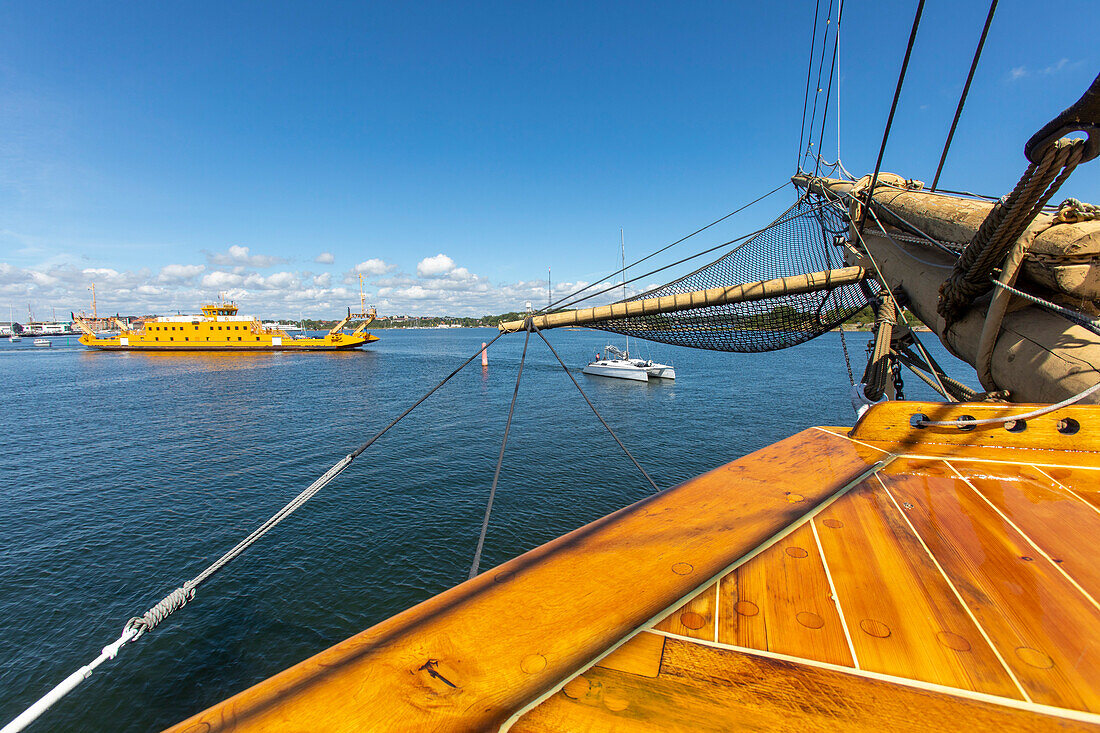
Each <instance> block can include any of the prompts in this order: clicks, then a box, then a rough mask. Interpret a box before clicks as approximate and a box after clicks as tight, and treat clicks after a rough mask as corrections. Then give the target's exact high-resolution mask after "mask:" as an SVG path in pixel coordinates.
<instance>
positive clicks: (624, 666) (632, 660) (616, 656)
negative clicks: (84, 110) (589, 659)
mask: <svg viewBox="0 0 1100 733" xmlns="http://www.w3.org/2000/svg"><path fill="white" fill-rule="evenodd" d="M664 651H665V637H663V636H660V635H658V634H650V633H648V632H645V631H643V632H640V633H638V634H635V635H634V636H633V637H632V638H631V639H630V641H628V642H626V643H625V644H623V645H622V646H621V647H619V648H618V649H616V650H615V651H613V652H611V653H610V654H608V655H607V656H606V657H604V658H603V659H601V660H600V661H599V663H598V664H597V665H596V666H597V667H603V668H604V669H614V670H618V671H619V672H629V673H630V674H636V675H641V676H642V677H656V676H657V675H658V674H659V673H660V671H661V656H662V655H663V654H664Z"/></svg>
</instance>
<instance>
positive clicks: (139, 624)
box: [0, 324, 659, 733]
mask: <svg viewBox="0 0 1100 733" xmlns="http://www.w3.org/2000/svg"><path fill="white" fill-rule="evenodd" d="M532 330H533V331H534V332H535V333H537V334H538V335H539V337H540V338H541V339H542V341H543V342H544V343H545V344H546V345H547V347H548V348H549V349H550V351H551V353H552V354H553V355H554V357H555V358H556V359H557V361H558V363H559V364H560V365H561V366H562V369H564V370H565V372H566V374H567V375H568V376H569V378H570V380H571V381H572V382H573V384H574V386H576V388H577V390H578V391H579V392H580V393H581V396H582V397H583V398H584V400H585V402H586V403H587V404H588V406H589V408H591V410H592V412H593V414H595V416H596V418H597V419H598V420H599V422H600V423H601V424H602V425H603V427H604V428H605V429H606V430H607V432H608V433H609V434H610V435H611V437H612V438H613V439H614V440H615V442H616V443H617V444H618V446H619V447H620V448H621V449H622V450H623V452H624V453H625V454H626V455H627V457H628V458H629V459H630V461H631V462H632V463H633V464H634V465H635V466H636V467H637V468H638V470H639V471H640V472H641V474H642V476H644V477H645V480H646V482H647V483H648V484H649V485H650V486H651V487H652V488H653V490H654V491H659V488H658V487H657V484H656V483H655V482H654V481H653V479H652V478H651V477H650V476H649V474H648V473H647V472H646V470H645V469H644V468H642V466H641V464H639V463H638V461H637V459H636V458H635V457H634V455H633V454H632V453H631V452H630V450H629V449H628V448H627V447H626V446H625V445H624V444H623V442H622V441H621V440H620V439H619V437H618V436H617V435H616V434H615V431H614V430H613V429H612V428H611V426H610V425H608V423H607V421H606V420H604V419H603V417H602V416H601V415H600V413H599V411H598V410H597V409H596V407H595V405H593V404H592V401H591V400H590V399H589V398H588V396H587V395H586V394H585V392H584V390H583V389H582V388H581V386H580V384H578V383H577V380H576V378H574V377H573V375H572V374H571V373H570V372H569V368H568V367H567V366H566V365H565V362H563V361H562V359H561V357H560V356H559V355H558V353H557V351H556V350H555V349H554V347H553V346H551V345H550V342H549V341H547V339H546V337H545V336H544V335H543V334H542V333H541V332H540V331H538V329H537V328H535V327H534V326H533V324H532V326H531V329H530V330H528V332H527V335H526V337H525V339H524V343H523V354H522V356H521V358H520V365H519V371H518V373H517V375H516V385H515V390H514V391H513V394H512V401H511V405H510V407H509V410H508V418H507V421H506V422H505V428H504V436H503V439H502V441H501V448H500V454H499V456H498V459H497V465H496V469H495V472H494V475H493V481H492V485H491V488H490V492H489V500H488V503H487V505H486V508H485V516H484V519H483V521H482V526H481V532H480V534H479V537H478V543H477V549H476V551H475V554H474V560H473V563H472V565H471V568H470V574H469V577H470V578H473V577H475V576H476V575H477V573H478V568H479V565H480V560H481V555H482V550H483V548H484V544H485V538H486V535H487V532H488V526H489V519H490V515H491V512H492V507H493V499H494V497H495V494H496V489H497V485H498V482H499V479H500V471H501V466H502V463H503V460H504V453H505V448H506V446H507V442H508V435H509V432H510V430H511V424H512V417H513V415H514V412H515V406H516V401H517V398H518V395H519V386H520V381H521V380H522V377H523V368H524V364H525V363H526V358H527V348H528V344H529V342H530V337H531V331H532ZM504 335H505V333H504V332H501V333H498V334H497V335H496V336H494V337H493V339H492V340H491V341H489V342H488V343H487V344H486V345H485V346H484V347H479V348H478V349H477V351H475V352H474V353H473V354H471V355H470V356H469V357H468V358H467V359H466V360H465V361H463V362H462V363H461V364H460V365H459V366H458V367H456V368H455V369H454V370H453V371H452V372H451V373H450V374H448V375H447V376H446V377H444V378H443V379H442V380H441V381H440V382H438V383H437V384H436V385H435V386H433V387H432V388H431V389H430V390H428V391H427V392H426V393H425V394H424V395H422V396H421V397H420V398H419V399H417V400H416V401H415V402H414V403H413V404H412V405H410V406H409V407H408V408H406V409H405V410H404V411H403V412H402V413H401V414H400V415H398V416H397V417H396V418H394V419H393V420H392V421H390V423H388V424H387V425H386V426H385V427H384V428H382V429H381V430H379V431H378V432H377V433H376V434H375V435H374V436H372V437H371V438H370V439H369V440H367V441H365V442H364V443H362V444H360V445H359V446H358V447H357V448H355V449H354V450H353V451H351V452H350V453H348V454H347V455H346V456H344V458H342V459H341V460H339V461H337V462H336V463H335V464H334V465H333V466H332V467H331V468H329V469H328V470H327V471H325V473H323V474H322V475H321V476H320V477H318V478H317V480H315V481H314V482H313V483H312V484H310V485H309V486H308V487H307V488H306V489H304V490H303V491H302V492H300V493H299V494H298V495H297V496H295V497H294V498H293V499H291V500H290V501H289V502H288V503H287V504H285V505H284V506H283V507H282V508H281V509H279V510H278V511H277V512H275V513H274V514H273V515H272V516H271V517H269V518H268V519H267V520H266V521H264V522H263V523H262V524H261V525H260V526H259V527H257V528H256V529H254V530H253V531H252V532H251V533H249V534H248V535H247V536H246V537H245V538H244V539H243V540H241V541H240V542H238V543H237V544H236V545H234V546H233V548H232V549H230V550H229V551H228V552H226V553H224V554H223V555H222V556H221V557H219V558H218V559H217V560H216V561H214V562H213V563H211V564H210V565H209V566H207V567H206V568H204V569H203V570H202V571H201V572H200V573H199V574H198V575H196V576H195V577H193V578H191V579H190V580H188V581H186V582H184V583H183V584H182V585H181V586H180V587H178V588H176V589H175V590H173V591H172V592H171V593H169V594H168V595H166V596H165V597H164V598H162V599H161V600H160V601H159V602H157V603H156V604H155V605H154V606H152V607H151V608H150V609H149V610H148V611H146V612H145V613H144V614H142V615H141V616H135V617H133V618H131V619H130V620H129V621H128V622H127V623H126V624H125V626H124V627H123V631H122V634H121V635H120V636H119V638H118V639H116V640H115V641H113V642H112V643H110V644H108V645H107V646H105V647H104V648H103V649H102V651H101V652H100V654H99V655H98V656H97V657H96V658H95V659H93V660H92V661H91V662H90V663H88V664H86V665H84V666H82V667H80V668H79V669H78V670H76V671H75V672H73V673H72V674H70V675H69V676H68V677H66V678H65V679H64V680H62V681H61V682H60V683H58V684H57V685H55V686H54V687H53V688H52V689H51V690H50V691H49V692H48V693H46V694H45V695H43V696H42V697H41V698H39V699H38V700H37V701H36V702H35V703H34V704H32V705H31V706H30V707H28V708H27V709H26V710H24V711H23V712H22V713H20V714H19V715H18V716H17V717H16V718H14V719H13V720H12V721H11V722H9V723H8V724H7V725H5V726H4V727H3V728H0V733H18V731H22V730H24V729H25V728H26V727H27V726H28V725H30V724H31V723H33V722H34V721H35V720H36V719H38V717H40V716H41V715H42V714H43V713H44V712H46V710H48V709H49V708H50V707H51V706H52V705H54V704H55V703H56V702H58V701H59V700H60V699H61V698H63V697H64V696H65V695H67V694H68V693H70V692H72V691H73V690H74V689H76V687H77V686H78V685H79V684H80V683H81V682H83V681H84V680H85V679H87V678H88V677H90V676H91V674H92V673H93V672H94V671H95V670H96V669H98V668H99V667H100V666H101V665H102V664H104V663H105V662H107V661H110V660H113V659H114V658H115V657H116V656H117V655H118V653H119V651H121V649H122V648H123V647H124V646H126V645H127V644H129V643H131V642H133V641H136V640H137V639H140V638H141V637H142V636H143V635H145V634H146V633H148V632H150V631H152V630H153V629H155V628H156V627H157V626H158V625H160V624H161V623H162V622H163V621H164V620H165V619H167V618H168V617H169V616H170V615H171V614H172V613H174V612H175V611H177V610H179V609H180V608H182V607H183V606H185V605H187V604H188V603H189V602H190V601H191V600H193V598H194V597H195V593H196V591H197V590H198V588H199V587H200V586H201V585H202V584H203V583H205V582H206V581H208V580H209V579H210V578H211V577H212V576H213V575H215V574H216V573H217V572H218V571H220V570H221V569H223V568H224V567H225V566H226V565H228V564H229V563H230V562H232V561H233V560H234V559H236V558H237V557H239V556H240V555H241V554H243V553H244V552H245V551H246V550H247V549H249V548H250V547H251V546H252V545H254V544H255V543H256V542H258V541H259V540H260V539H262V538H263V537H264V535H266V534H267V533H268V532H270V531H271V530H272V529H274V528H275V527H276V526H278V525H279V524H280V523H281V522H282V521H283V520H284V519H286V518H287V517H289V516H290V515H291V514H292V513H294V512H295V511H296V510H297V509H299V508H300V507H301V506H302V505H304V504H305V503H306V502H308V501H309V500H310V499H311V498H313V497H314V496H315V495H316V494H317V493H318V492H320V491H321V490H322V489H323V488H325V487H326V486H327V485H328V484H329V483H331V482H332V481H333V480H334V479H335V478H336V477H337V476H339V475H340V474H341V473H343V472H344V470H345V469H347V468H348V466H350V465H351V463H352V462H353V461H354V460H355V458H357V457H358V456H359V455H361V454H362V453H363V452H364V451H366V450H367V448H369V447H370V446H371V445H373V444H374V443H375V442H376V441H377V440H378V439H380V438H381V437H382V436H383V435H385V434H386V433H387V432H389V431H390V429H392V428H393V427H394V426H396V425H397V424H398V423H399V422H401V420H403V419H404V418H405V417H407V416H408V415H409V414H410V413H412V412H413V411H414V410H415V409H416V408H417V407H419V406H420V405H421V404H423V403H424V402H425V401H426V400H427V399H428V398H429V397H431V396H432V394H434V393H435V392H436V391H437V390H439V389H440V388H441V387H442V386H443V385H445V384H446V383H447V382H449V381H450V380H451V379H452V378H454V377H455V376H456V375H458V373H459V372H461V371H462V370H463V369H465V368H466V367H467V366H468V365H469V364H470V362H472V361H473V360H474V359H475V358H477V356H478V355H479V354H481V352H482V351H483V350H485V349H488V348H489V347H490V346H492V345H493V344H494V343H496V341H497V340H499V339H500V338H501V337H502V336H504Z"/></svg>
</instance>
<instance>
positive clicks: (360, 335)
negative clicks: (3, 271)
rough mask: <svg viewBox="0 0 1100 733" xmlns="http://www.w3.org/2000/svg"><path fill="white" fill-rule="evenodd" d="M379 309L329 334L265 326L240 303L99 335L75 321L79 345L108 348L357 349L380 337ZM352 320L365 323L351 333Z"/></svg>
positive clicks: (343, 323)
mask: <svg viewBox="0 0 1100 733" xmlns="http://www.w3.org/2000/svg"><path fill="white" fill-rule="evenodd" d="M374 318H375V310H374V309H373V308H372V309H370V310H363V311H361V312H359V313H352V312H351V309H348V314H347V315H346V316H345V317H344V318H342V319H341V320H340V321H339V322H338V323H337V324H336V325H335V326H334V327H333V328H332V329H331V330H330V331H329V332H328V333H327V334H325V335H324V336H321V337H313V338H294V337H291V336H290V335H288V334H287V332H286V331H284V330H282V329H279V328H269V327H265V326H264V325H263V324H262V323H261V322H260V320H259V319H257V318H253V317H251V316H242V315H238V307H237V305H236V303H232V302H224V301H223V302H220V303H207V304H206V305H203V306H202V313H201V314H198V315H179V316H160V317H157V318H154V319H152V320H149V321H146V322H145V323H143V324H142V325H141V327H140V328H137V329H131V328H129V327H127V326H126V325H125V324H123V323H122V322H118V323H117V325H118V327H119V331H118V332H117V333H111V334H99V333H96V332H95V331H94V330H93V329H92V327H91V325H90V324H88V323H86V322H85V321H84V319H82V318H80V317H79V316H75V315H74V316H73V322H74V323H76V324H77V326H79V327H80V329H81V330H82V331H83V332H84V335H83V336H81V337H80V343H81V344H83V345H84V346H87V347H89V348H93V349H102V350H105V351H338V350H345V349H357V348H359V347H361V346H365V345H366V344H369V343H371V342H374V341H377V340H378V337H377V336H374V335H373V334H370V333H368V332H367V330H366V329H367V327H368V326H369V325H370V324H371V322H372V321H374ZM352 320H361V323H359V325H358V326H357V327H356V328H355V330H354V331H352V332H351V333H345V332H344V330H343V329H344V327H345V326H347V325H348V323H349V322H351V321H352Z"/></svg>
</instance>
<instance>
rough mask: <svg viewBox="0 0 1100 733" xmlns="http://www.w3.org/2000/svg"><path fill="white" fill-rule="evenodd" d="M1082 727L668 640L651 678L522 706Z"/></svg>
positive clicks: (586, 679)
mask: <svg viewBox="0 0 1100 733" xmlns="http://www.w3.org/2000/svg"><path fill="white" fill-rule="evenodd" d="M962 727H965V728H966V729H967V730H975V731H998V732H999V733H1015V732H1016V731H1020V732H1023V731H1035V730H1051V731H1084V730H1097V726H1093V725H1089V724H1087V723H1081V722H1077V721H1072V720H1066V719H1064V718H1057V717H1053V716H1050V715H1046V714H1042V713H1038V712H1034V711H1032V710H1018V709H1014V708H1009V707H1005V706H1001V705H997V704H993V703H991V702H985V701H979V700H973V699H966V698H961V697H955V696H952V695H947V694H944V693H942V692H937V691H931V690H924V689H918V688H913V687H908V686H904V685H899V684H896V683H894V682H890V681H886V680H880V679H869V678H867V677H862V676H857V675H853V674H847V673H844V672H840V671H836V670H830V669H823V668H819V667H811V666H807V665H803V664H799V663H797V662H790V661H780V660H776V659H769V658H766V657H761V656H757V655H753V654H749V653H745V652H737V651H732V650H727V649H716V648H713V647H707V646H703V645H702V644H699V643H696V642H691V641H689V640H683V641H681V640H678V639H671V638H670V639H668V640H667V642H666V644H665V659H664V662H663V664H662V667H661V674H660V676H659V677H658V678H657V679H655V680H649V679H643V678H639V677H635V676H632V675H627V674H623V673H620V672H612V671H609V670H601V669H591V670H588V671H587V672H585V673H584V674H583V675H581V676H580V677H578V678H576V679H575V680H574V681H572V682H570V683H569V685H568V686H567V687H566V688H565V689H564V690H563V691H561V692H559V693H556V694H555V695H553V696H552V697H550V698H549V699H547V700H546V701H544V702H543V703H542V704H541V705H539V706H538V707H536V708H535V709H533V710H531V711H530V712H528V713H527V714H526V715H524V716H523V717H522V718H521V719H520V720H519V721H517V723H516V724H515V725H514V726H512V728H511V731H512V733H542V732H543V731H572V732H574V733H580V732H581V731H611V732H616V733H634V732H636V731H674V732H678V731H731V730H738V731H800V732H801V731H813V730H828V731H884V730H889V731H928V730H959V729H960V728H962Z"/></svg>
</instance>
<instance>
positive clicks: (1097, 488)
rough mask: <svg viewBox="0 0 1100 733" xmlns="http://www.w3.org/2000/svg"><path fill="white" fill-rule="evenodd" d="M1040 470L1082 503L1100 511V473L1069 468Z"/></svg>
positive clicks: (1044, 468) (1043, 468)
mask: <svg viewBox="0 0 1100 733" xmlns="http://www.w3.org/2000/svg"><path fill="white" fill-rule="evenodd" d="M1040 470H1041V471H1042V472H1043V473H1045V474H1046V475H1047V476H1049V477H1050V478H1052V479H1054V480H1055V481H1056V482H1057V483H1058V485H1059V486H1062V487H1064V488H1066V489H1068V490H1070V491H1072V492H1073V493H1074V494H1075V495H1076V496H1077V497H1079V498H1080V499H1081V500H1082V501H1084V502H1086V503H1087V504H1088V505H1089V506H1091V507H1093V508H1094V509H1096V510H1097V511H1100V471H1089V470H1087V469H1083V468H1068V467H1055V468H1049V467H1042V468H1040Z"/></svg>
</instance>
